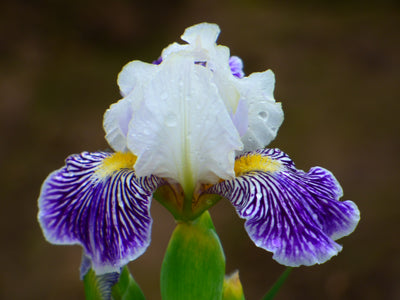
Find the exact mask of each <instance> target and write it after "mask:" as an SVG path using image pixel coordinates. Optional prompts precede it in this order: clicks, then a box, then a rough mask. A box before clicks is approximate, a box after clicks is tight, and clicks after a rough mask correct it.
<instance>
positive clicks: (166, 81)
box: [128, 54, 242, 189]
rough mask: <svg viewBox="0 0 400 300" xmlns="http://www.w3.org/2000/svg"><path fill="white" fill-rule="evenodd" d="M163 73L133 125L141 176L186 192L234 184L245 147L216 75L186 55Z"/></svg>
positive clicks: (175, 57)
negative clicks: (238, 154)
mask: <svg viewBox="0 0 400 300" xmlns="http://www.w3.org/2000/svg"><path fill="white" fill-rule="evenodd" d="M158 67H159V71H158V72H157V74H156V75H155V76H154V78H153V79H152V80H151V81H149V82H148V83H147V84H146V88H145V89H144V90H143V97H144V99H145V100H144V101H143V102H142V105H141V107H140V109H139V110H137V112H136V114H135V117H134V118H133V119H132V121H131V122H130V124H129V131H128V148H129V149H130V150H131V151H132V152H133V153H135V155H137V156H138V159H137V161H136V164H135V171H136V174H137V175H138V176H145V175H148V174H153V175H157V176H159V177H163V178H169V179H172V180H174V181H177V182H179V183H180V184H181V185H182V186H183V188H184V189H190V188H194V186H195V185H196V184H197V183H216V182H218V180H219V179H220V178H222V179H228V178H233V177H234V170H233V166H234V155H235V151H238V150H241V149H242V142H241V140H240V136H239V133H238V131H237V130H236V128H235V126H234V124H233V122H232V119H231V117H230V114H229V112H228V110H227V108H226V106H225V105H224V102H223V100H222V99H221V97H220V94H219V92H218V88H217V87H216V85H215V83H214V74H213V72H212V71H210V70H209V69H208V68H205V67H203V66H202V65H199V64H196V63H195V61H194V59H193V57H192V56H190V55H182V54H171V55H169V56H168V57H167V58H166V59H165V60H164V61H163V62H162V64H160V65H159V66H158Z"/></svg>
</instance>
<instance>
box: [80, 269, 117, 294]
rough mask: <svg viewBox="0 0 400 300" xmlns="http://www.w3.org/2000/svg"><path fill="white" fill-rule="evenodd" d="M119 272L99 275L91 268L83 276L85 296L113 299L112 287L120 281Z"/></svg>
mask: <svg viewBox="0 0 400 300" xmlns="http://www.w3.org/2000/svg"><path fill="white" fill-rule="evenodd" d="M118 277H119V274H118V273H108V274H103V275H99V276H97V275H96V274H95V272H94V271H93V270H92V269H90V270H89V272H87V274H86V275H85V277H84V278H83V284H84V287H85V297H86V299H87V300H108V299H111V288H112V286H113V285H114V284H115V283H116V282H117V281H118Z"/></svg>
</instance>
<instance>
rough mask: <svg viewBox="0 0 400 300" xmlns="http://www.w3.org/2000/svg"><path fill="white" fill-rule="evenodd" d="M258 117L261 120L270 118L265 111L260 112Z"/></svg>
mask: <svg viewBox="0 0 400 300" xmlns="http://www.w3.org/2000/svg"><path fill="white" fill-rule="evenodd" d="M258 116H259V117H260V118H261V119H266V118H267V117H268V114H267V112H265V111H260V112H259V113H258Z"/></svg>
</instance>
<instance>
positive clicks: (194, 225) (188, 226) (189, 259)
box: [161, 211, 225, 300]
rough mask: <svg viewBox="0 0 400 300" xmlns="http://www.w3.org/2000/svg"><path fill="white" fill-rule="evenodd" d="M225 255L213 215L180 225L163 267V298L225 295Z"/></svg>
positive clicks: (206, 298)
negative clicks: (223, 289) (212, 218)
mask: <svg viewBox="0 0 400 300" xmlns="http://www.w3.org/2000/svg"><path fill="white" fill-rule="evenodd" d="M224 274H225V255H224V253H223V250H222V246H221V243H220V241H219V238H218V236H217V234H216V232H215V228H214V225H213V223H212V220H211V217H210V214H209V213H208V211H206V212H205V213H203V214H202V215H201V216H200V217H199V218H197V219H196V220H195V221H193V222H180V223H178V224H177V226H176V228H175V230H174V233H173V234H172V237H171V240H170V242H169V245H168V249H167V252H166V254H165V257H164V261H163V264H162V268H161V296H162V299H163V300H188V299H196V300H203V299H204V300H213V299H218V300H221V298H222V287H223V282H224Z"/></svg>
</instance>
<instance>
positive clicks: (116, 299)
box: [112, 266, 146, 300]
mask: <svg viewBox="0 0 400 300" xmlns="http://www.w3.org/2000/svg"><path fill="white" fill-rule="evenodd" d="M112 296H113V298H112V299H113V300H130V299H133V300H145V299H146V298H145V297H144V295H143V292H142V290H141V289H140V287H139V285H138V284H137V283H136V281H135V279H133V277H132V275H131V274H130V273H129V270H128V267H127V266H125V267H124V268H123V269H122V272H121V276H120V278H119V281H118V283H117V284H116V285H114V286H113V288H112Z"/></svg>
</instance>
